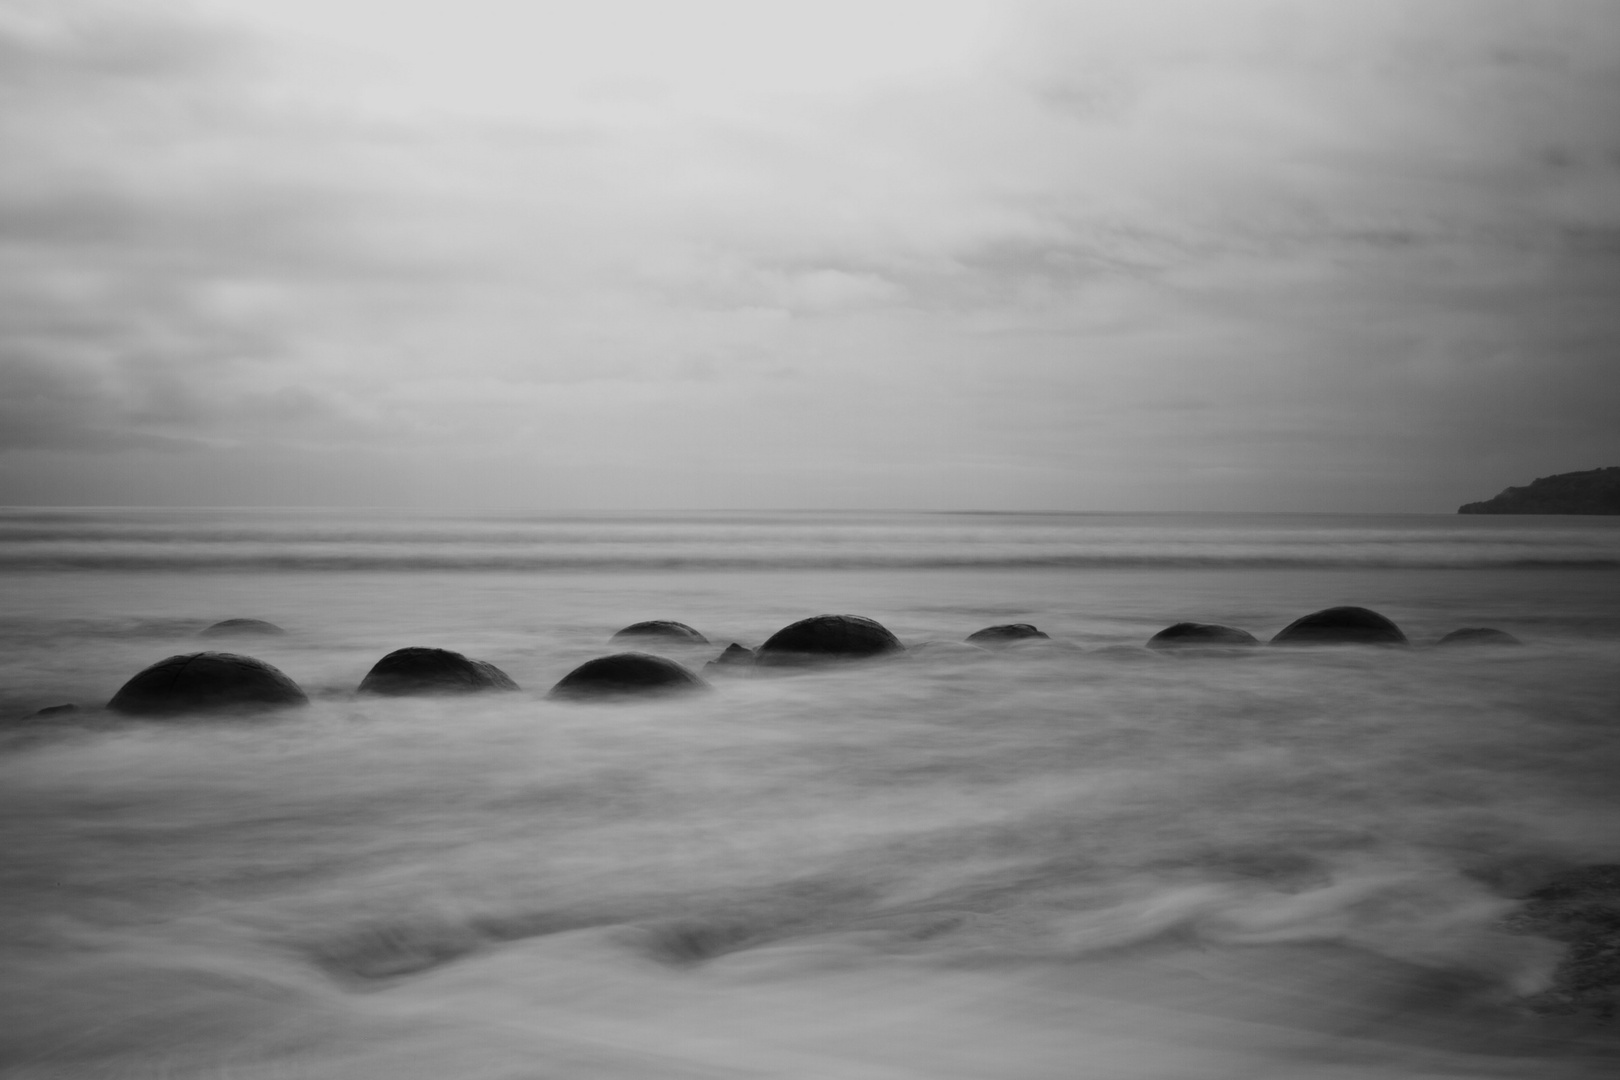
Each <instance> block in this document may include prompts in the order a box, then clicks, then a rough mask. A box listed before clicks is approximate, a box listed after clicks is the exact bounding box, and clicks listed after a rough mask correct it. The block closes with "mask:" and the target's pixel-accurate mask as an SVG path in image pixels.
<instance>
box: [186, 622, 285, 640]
mask: <svg viewBox="0 0 1620 1080" xmlns="http://www.w3.org/2000/svg"><path fill="white" fill-rule="evenodd" d="M286 632H287V631H285V630H283V629H282V628H281V627H279V626H277V625H276V624H275V623H273V622H265V621H264V620H263V619H226V620H225V621H224V622H217V623H215V624H214V625H213V626H210V627H208V628H207V629H206V630H204V631H203V632H202V633H201V634H200V635H198V636H199V637H276V636H279V635H281V634H285V633H286Z"/></svg>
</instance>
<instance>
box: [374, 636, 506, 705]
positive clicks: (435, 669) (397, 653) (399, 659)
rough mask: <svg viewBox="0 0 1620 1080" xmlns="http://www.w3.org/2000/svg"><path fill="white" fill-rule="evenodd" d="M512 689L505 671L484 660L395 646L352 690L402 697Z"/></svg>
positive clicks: (455, 653)
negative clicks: (356, 688)
mask: <svg viewBox="0 0 1620 1080" xmlns="http://www.w3.org/2000/svg"><path fill="white" fill-rule="evenodd" d="M516 689H518V684H517V683H515V682H513V681H512V680H511V678H510V677H508V676H507V674H506V672H504V671H502V670H501V669H500V668H498V667H496V666H495V665H494V664H491V663H488V662H487V661H484V660H470V659H468V658H467V657H465V656H463V655H461V654H460V653H458V652H451V651H450V650H449V649H428V648H421V647H418V646H412V647H409V648H404V649H395V650H394V651H393V652H391V653H389V654H388V655H387V656H385V657H383V658H382V659H381V660H378V661H377V662H376V663H375V664H373V665H372V667H371V670H370V671H368V672H367V673H366V677H365V678H364V679H362V680H361V681H360V687H359V689H358V690H357V691H356V692H357V693H361V694H379V695H382V696H384V697H405V696H409V695H416V694H478V693H483V692H484V691H488V690H516Z"/></svg>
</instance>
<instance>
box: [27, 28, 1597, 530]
mask: <svg viewBox="0 0 1620 1080" xmlns="http://www.w3.org/2000/svg"><path fill="white" fill-rule="evenodd" d="M1615 464H1620V4H1615V3H1612V2H1609V0H1591V2H1580V0H1570V2H1557V0H1522V2H1492V0H1405V2H1398V0H1357V2H1355V3H1346V2H1342V0H1185V2H1153V0H1094V2H1082V0H1071V2H1045V3H1042V2H1034V0H1031V2H1022V0H985V2H979V0H807V2H804V3H799V2H793V0H588V2H587V0H564V2H558V3H551V2H546V0H276V2H275V3H266V2H264V0H194V2H190V3H180V2H175V3H170V2H168V0H123V2H111V3H109V2H96V3H81V2H78V0H37V2H36V0H0V503H5V504H58V505H59V504H99V505H109V504H111V505H248V506H252V505H362V506H365V505H375V506H421V507H446V508H457V507H471V506H489V507H503V506H509V507H522V508H534V509H550V508H558V509H561V508H679V507H693V508H698V507H701V508H725V507H808V508H815V507H848V508H887V507H894V508H919V509H929V508H934V509H949V508H969V509H974V508H976V509H1019V508H1029V509H1054V510H1183V509H1185V510H1216V509H1235V510H1311V511H1316V510H1353V511H1363V510H1365V511H1382V510H1389V511H1438V512H1449V511H1451V510H1454V509H1455V508H1456V506H1457V505H1458V504H1459V503H1462V502H1465V501H1472V500H1475V499H1481V498H1486V497H1488V496H1490V495H1493V494H1495V493H1496V492H1497V491H1499V490H1500V489H1501V488H1502V487H1504V486H1505V485H1507V484H1510V483H1512V484H1522V483H1525V482H1527V481H1529V480H1530V479H1532V478H1533V477H1536V476H1541V475H1546V474H1550V473H1555V472H1565V471H1570V470H1576V469H1589V468H1595V467H1598V466H1602V465H1615Z"/></svg>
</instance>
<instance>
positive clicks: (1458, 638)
mask: <svg viewBox="0 0 1620 1080" xmlns="http://www.w3.org/2000/svg"><path fill="white" fill-rule="evenodd" d="M1435 644H1436V645H1445V646H1447V647H1448V648H1449V647H1450V646H1453V645H1522V644H1524V642H1522V641H1520V640H1519V639H1518V638H1516V637H1514V636H1513V635H1512V634H1510V633H1508V632H1507V631H1506V630H1497V629H1494V628H1493V627H1489V626H1465V627H1463V628H1462V629H1461V630H1453V631H1452V632H1451V633H1449V634H1447V635H1446V636H1445V637H1443V638H1441V639H1440V640H1439V641H1437V642H1435Z"/></svg>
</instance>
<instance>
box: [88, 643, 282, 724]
mask: <svg viewBox="0 0 1620 1080" xmlns="http://www.w3.org/2000/svg"><path fill="white" fill-rule="evenodd" d="M308 704H309V698H308V697H307V696H306V695H305V694H304V691H303V690H301V689H299V687H298V684H297V683H295V682H293V681H292V680H291V679H289V678H287V676H285V675H283V674H282V673H281V672H280V671H278V670H276V669H275V668H273V667H271V666H270V665H269V664H267V663H265V662H264V661H263V660H255V659H254V658H253V657H251V656H237V655H236V654H234V653H219V652H200V653H187V654H183V655H180V656H171V657H169V658H168V659H167V660H160V661H158V662H157V663H155V664H153V665H152V666H151V667H149V668H147V669H146V670H145V671H142V672H141V673H140V674H138V675H136V676H135V677H134V678H133V679H131V680H129V682H127V683H125V684H124V685H123V686H122V687H120V688H119V691H118V693H116V694H114V695H113V698H112V700H111V701H109V702H107V708H108V709H109V710H111V711H112V712H118V713H123V714H124V715H126V716H182V715H186V714H189V713H205V712H262V711H264V710H268V709H281V708H287V707H289V706H294V705H308Z"/></svg>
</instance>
